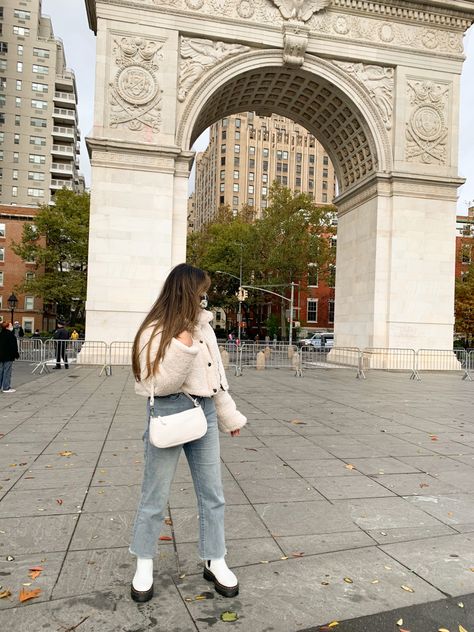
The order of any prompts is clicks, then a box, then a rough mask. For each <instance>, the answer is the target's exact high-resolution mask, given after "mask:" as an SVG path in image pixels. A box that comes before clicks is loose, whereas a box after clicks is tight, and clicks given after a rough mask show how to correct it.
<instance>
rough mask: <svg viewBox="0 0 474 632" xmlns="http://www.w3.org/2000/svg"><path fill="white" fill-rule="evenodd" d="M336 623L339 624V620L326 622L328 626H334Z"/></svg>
mask: <svg viewBox="0 0 474 632" xmlns="http://www.w3.org/2000/svg"><path fill="white" fill-rule="evenodd" d="M336 625H339V621H331V623H328V628H335V627H336Z"/></svg>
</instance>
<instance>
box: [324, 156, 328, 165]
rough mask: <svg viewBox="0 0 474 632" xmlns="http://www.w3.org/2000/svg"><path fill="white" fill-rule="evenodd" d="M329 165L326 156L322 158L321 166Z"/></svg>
mask: <svg viewBox="0 0 474 632" xmlns="http://www.w3.org/2000/svg"><path fill="white" fill-rule="evenodd" d="M328 164H329V158H328V157H327V156H323V165H328Z"/></svg>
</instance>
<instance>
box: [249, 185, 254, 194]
mask: <svg viewBox="0 0 474 632" xmlns="http://www.w3.org/2000/svg"><path fill="white" fill-rule="evenodd" d="M248 192H249V193H254V192H255V187H254V186H253V184H249V190H248Z"/></svg>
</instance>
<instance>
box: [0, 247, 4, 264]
mask: <svg viewBox="0 0 474 632" xmlns="http://www.w3.org/2000/svg"><path fill="white" fill-rule="evenodd" d="M0 261H5V248H0Z"/></svg>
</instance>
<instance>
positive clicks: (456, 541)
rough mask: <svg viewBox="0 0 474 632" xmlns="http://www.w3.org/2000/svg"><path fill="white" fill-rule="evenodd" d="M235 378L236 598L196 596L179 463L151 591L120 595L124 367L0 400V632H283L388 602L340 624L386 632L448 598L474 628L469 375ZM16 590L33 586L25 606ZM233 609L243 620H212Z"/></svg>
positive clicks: (189, 500)
mask: <svg viewBox="0 0 474 632" xmlns="http://www.w3.org/2000/svg"><path fill="white" fill-rule="evenodd" d="M18 368H19V367H18ZM22 370H23V369H22ZM232 387H233V391H234V395H235V396H236V399H237V401H238V404H239V407H240V408H241V410H242V411H243V412H245V413H246V414H247V415H248V417H249V424H248V426H247V427H246V429H245V430H244V432H243V433H242V436H241V437H240V438H235V439H232V438H230V437H223V438H222V460H223V477H224V479H225V488H226V497H227V504H228V507H227V514H226V521H227V536H228V549H229V554H228V560H229V562H230V565H232V566H233V567H236V572H237V574H238V576H239V579H240V582H241V591H240V595H239V596H238V597H237V598H236V599H225V598H223V597H220V596H218V595H214V593H211V594H212V597H213V598H212V599H205V600H201V599H198V600H196V599H195V597H196V596H198V595H200V594H201V593H203V592H206V591H207V592H208V591H209V590H210V586H209V584H208V583H207V582H206V581H204V580H203V578H202V574H201V571H200V566H199V561H198V558H197V550H196V541H197V528H198V522H197V513H196V507H195V501H194V495H193V490H192V485H191V482H190V476H189V473H188V469H187V465H186V464H185V462H183V463H182V464H181V465H180V466H179V468H178V472H177V476H176V479H175V482H174V484H173V489H172V496H171V499H170V517H171V520H172V526H166V527H165V528H164V531H163V535H167V536H170V537H172V540H171V541H164V542H162V543H160V548H161V553H160V555H159V562H158V564H157V566H158V567H159V570H158V571H157V573H156V581H155V586H156V596H155V598H154V599H153V600H152V601H151V602H149V603H148V604H145V605H141V606H137V605H136V604H134V603H133V602H132V601H131V600H130V598H129V584H130V580H131V577H132V574H133V560H132V558H131V557H130V555H129V554H128V551H127V545H128V539H129V533H130V529H131V524H132V520H133V516H134V510H135V508H136V505H137V501H138V497H139V489H140V487H139V485H140V480H141V470H142V460H143V450H142V443H141V435H142V433H143V426H144V403H145V401H144V400H143V399H142V398H139V397H136V396H135V395H134V394H133V379H132V377H131V374H130V372H129V371H128V370H126V369H115V370H114V373H113V375H112V376H111V377H105V376H103V377H99V376H98V371H97V369H84V368H81V369H79V368H72V369H71V370H69V371H68V372H67V371H64V370H62V371H60V372H59V371H58V372H54V371H53V372H52V373H51V374H48V375H46V376H43V377H38V378H35V379H33V380H32V381H29V382H26V383H23V384H22V385H21V386H20V387H19V389H18V392H17V393H15V394H12V395H1V396H0V432H1V433H3V435H4V436H2V437H1V438H0V485H1V490H0V494H1V495H2V498H1V501H0V551H1V556H0V557H1V559H0V584H1V585H2V589H1V591H0V592H2V591H5V590H9V591H11V593H12V595H11V597H10V598H8V597H7V598H4V599H0V609H1V610H0V623H1V625H0V628H1V629H2V630H7V629H8V630H11V631H12V632H30V631H35V632H36V631H38V630H48V631H49V630H51V631H56V630H58V631H62V632H64V631H66V630H69V631H70V630H73V629H74V630H76V629H77V630H78V632H91V631H93V632H120V631H123V632H140V631H142V630H143V631H144V630H156V631H159V632H188V631H189V632H190V631H196V630H208V629H211V628H212V629H214V630H220V629H222V628H226V629H227V627H228V626H231V625H233V626H234V628H238V629H242V630H246V631H250V632H263V631H275V632H295V631H296V630H304V629H308V628H311V629H318V626H320V625H322V624H325V623H328V622H331V621H334V620H337V621H340V622H343V621H345V620H348V619H349V620H354V619H356V618H358V617H362V616H364V615H372V614H375V613H380V612H386V611H392V610H394V612H393V613H390V615H388V620H389V621H391V623H390V624H387V623H383V624H381V623H379V624H375V627H370V623H364V624H363V626H359V627H357V625H358V624H357V623H356V622H355V621H353V622H351V623H341V624H340V627H339V628H336V629H340V630H341V631H346V630H347V631H350V632H352V630H356V629H357V630H363V631H364V632H388V631H390V630H392V629H393V630H396V629H399V627H397V626H396V625H395V622H396V620H397V619H398V618H399V616H398V614H397V613H398V612H404V613H405V614H404V617H403V618H404V625H403V626H401V627H405V628H407V629H409V630H411V632H425V628H422V627H416V626H414V625H413V622H411V623H410V616H411V615H410V612H411V611H410V610H408V611H407V610H402V609H403V608H405V607H407V606H414V605H416V604H423V603H426V602H435V601H439V600H445V601H446V603H448V602H450V600H449V596H454V597H457V599H456V600H455V602H454V603H455V607H456V608H457V610H458V611H459V617H458V620H459V623H460V624H462V625H464V627H465V628H466V629H467V630H468V632H472V630H473V629H474V628H473V627H472V626H471V627H470V628H469V627H468V624H469V617H472V616H473V613H472V610H470V608H471V607H472V606H470V604H472V600H471V599H470V598H469V597H467V595H468V594H469V593H473V592H474V572H473V571H474V553H473V552H474V547H473V534H474V493H473V490H472V485H473V480H474V479H473V476H474V420H473V415H472V404H473V401H474V384H472V383H468V382H462V381H461V380H460V377H459V375H446V374H444V375H427V376H424V379H423V381H422V382H418V383H417V382H412V381H410V380H409V379H408V377H407V375H406V374H387V373H375V372H373V373H370V375H369V377H368V379H367V380H366V381H360V380H356V379H355V377H354V372H353V371H345V370H335V371H332V372H331V371H317V372H316V371H315V372H313V373H309V372H308V373H306V375H305V377H304V378H295V377H293V375H292V373H291V372H287V371H283V370H274V371H271V372H270V371H267V372H265V373H257V372H255V371H253V370H248V371H247V372H246V373H244V376H243V377H241V378H233V379H232ZM61 452H62V453H63V454H62V455H61V454H60V453H61ZM69 453H72V454H69ZM68 454H69V455H68ZM11 558H14V559H11ZM38 566H39V567H41V568H42V569H43V570H42V572H41V573H40V574H39V576H38V577H36V578H35V579H32V578H30V577H29V576H28V573H29V572H30V571H29V569H31V568H34V567H38ZM33 574H35V573H33ZM23 584H30V585H29V586H23ZM403 586H405V589H404V588H403ZM22 587H23V588H25V590H28V591H30V590H32V589H34V588H40V589H41V593H40V595H39V596H38V597H36V598H35V599H32V600H30V601H26V602H24V603H23V604H20V603H19V600H18V598H19V592H20V589H21V588H22ZM407 588H408V590H407ZM462 595H463V596H466V597H465V598H464V601H465V603H464V604H463V605H464V608H460V607H458V606H457V604H456V602H460V598H459V596H462ZM446 598H448V599H446ZM451 601H452V600H451ZM443 605H444V601H443V602H441V605H440V604H436V605H435V606H434V608H431V607H430V608H429V610H430V611H432V612H435V611H437V610H436V608H438V610H439V609H440V608H442V607H443ZM226 610H230V611H233V612H236V613H237V614H238V616H239V619H238V621H237V622H235V623H232V624H230V623H224V622H222V621H221V620H220V615H221V614H222V613H223V612H224V611H226ZM392 615H393V616H392ZM440 616H441V615H440ZM374 620H375V618H374ZM470 621H471V623H472V622H473V620H472V619H471V620H470ZM369 622H370V619H369ZM436 624H437V626H438V627H444V626H443V621H441V620H440V621H437V622H436ZM444 625H446V624H444ZM75 626H77V627H75ZM226 626H227V627H226ZM351 626H353V627H351ZM330 629H333V628H330ZM429 629H430V630H436V629H437V627H434V626H432V627H431V628H429ZM448 629H449V627H448ZM454 629H455V630H456V632H457V630H458V627H457V626H456V628H454V627H453V628H452V629H451V632H452V631H453V630H454ZM426 630H428V628H426Z"/></svg>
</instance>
